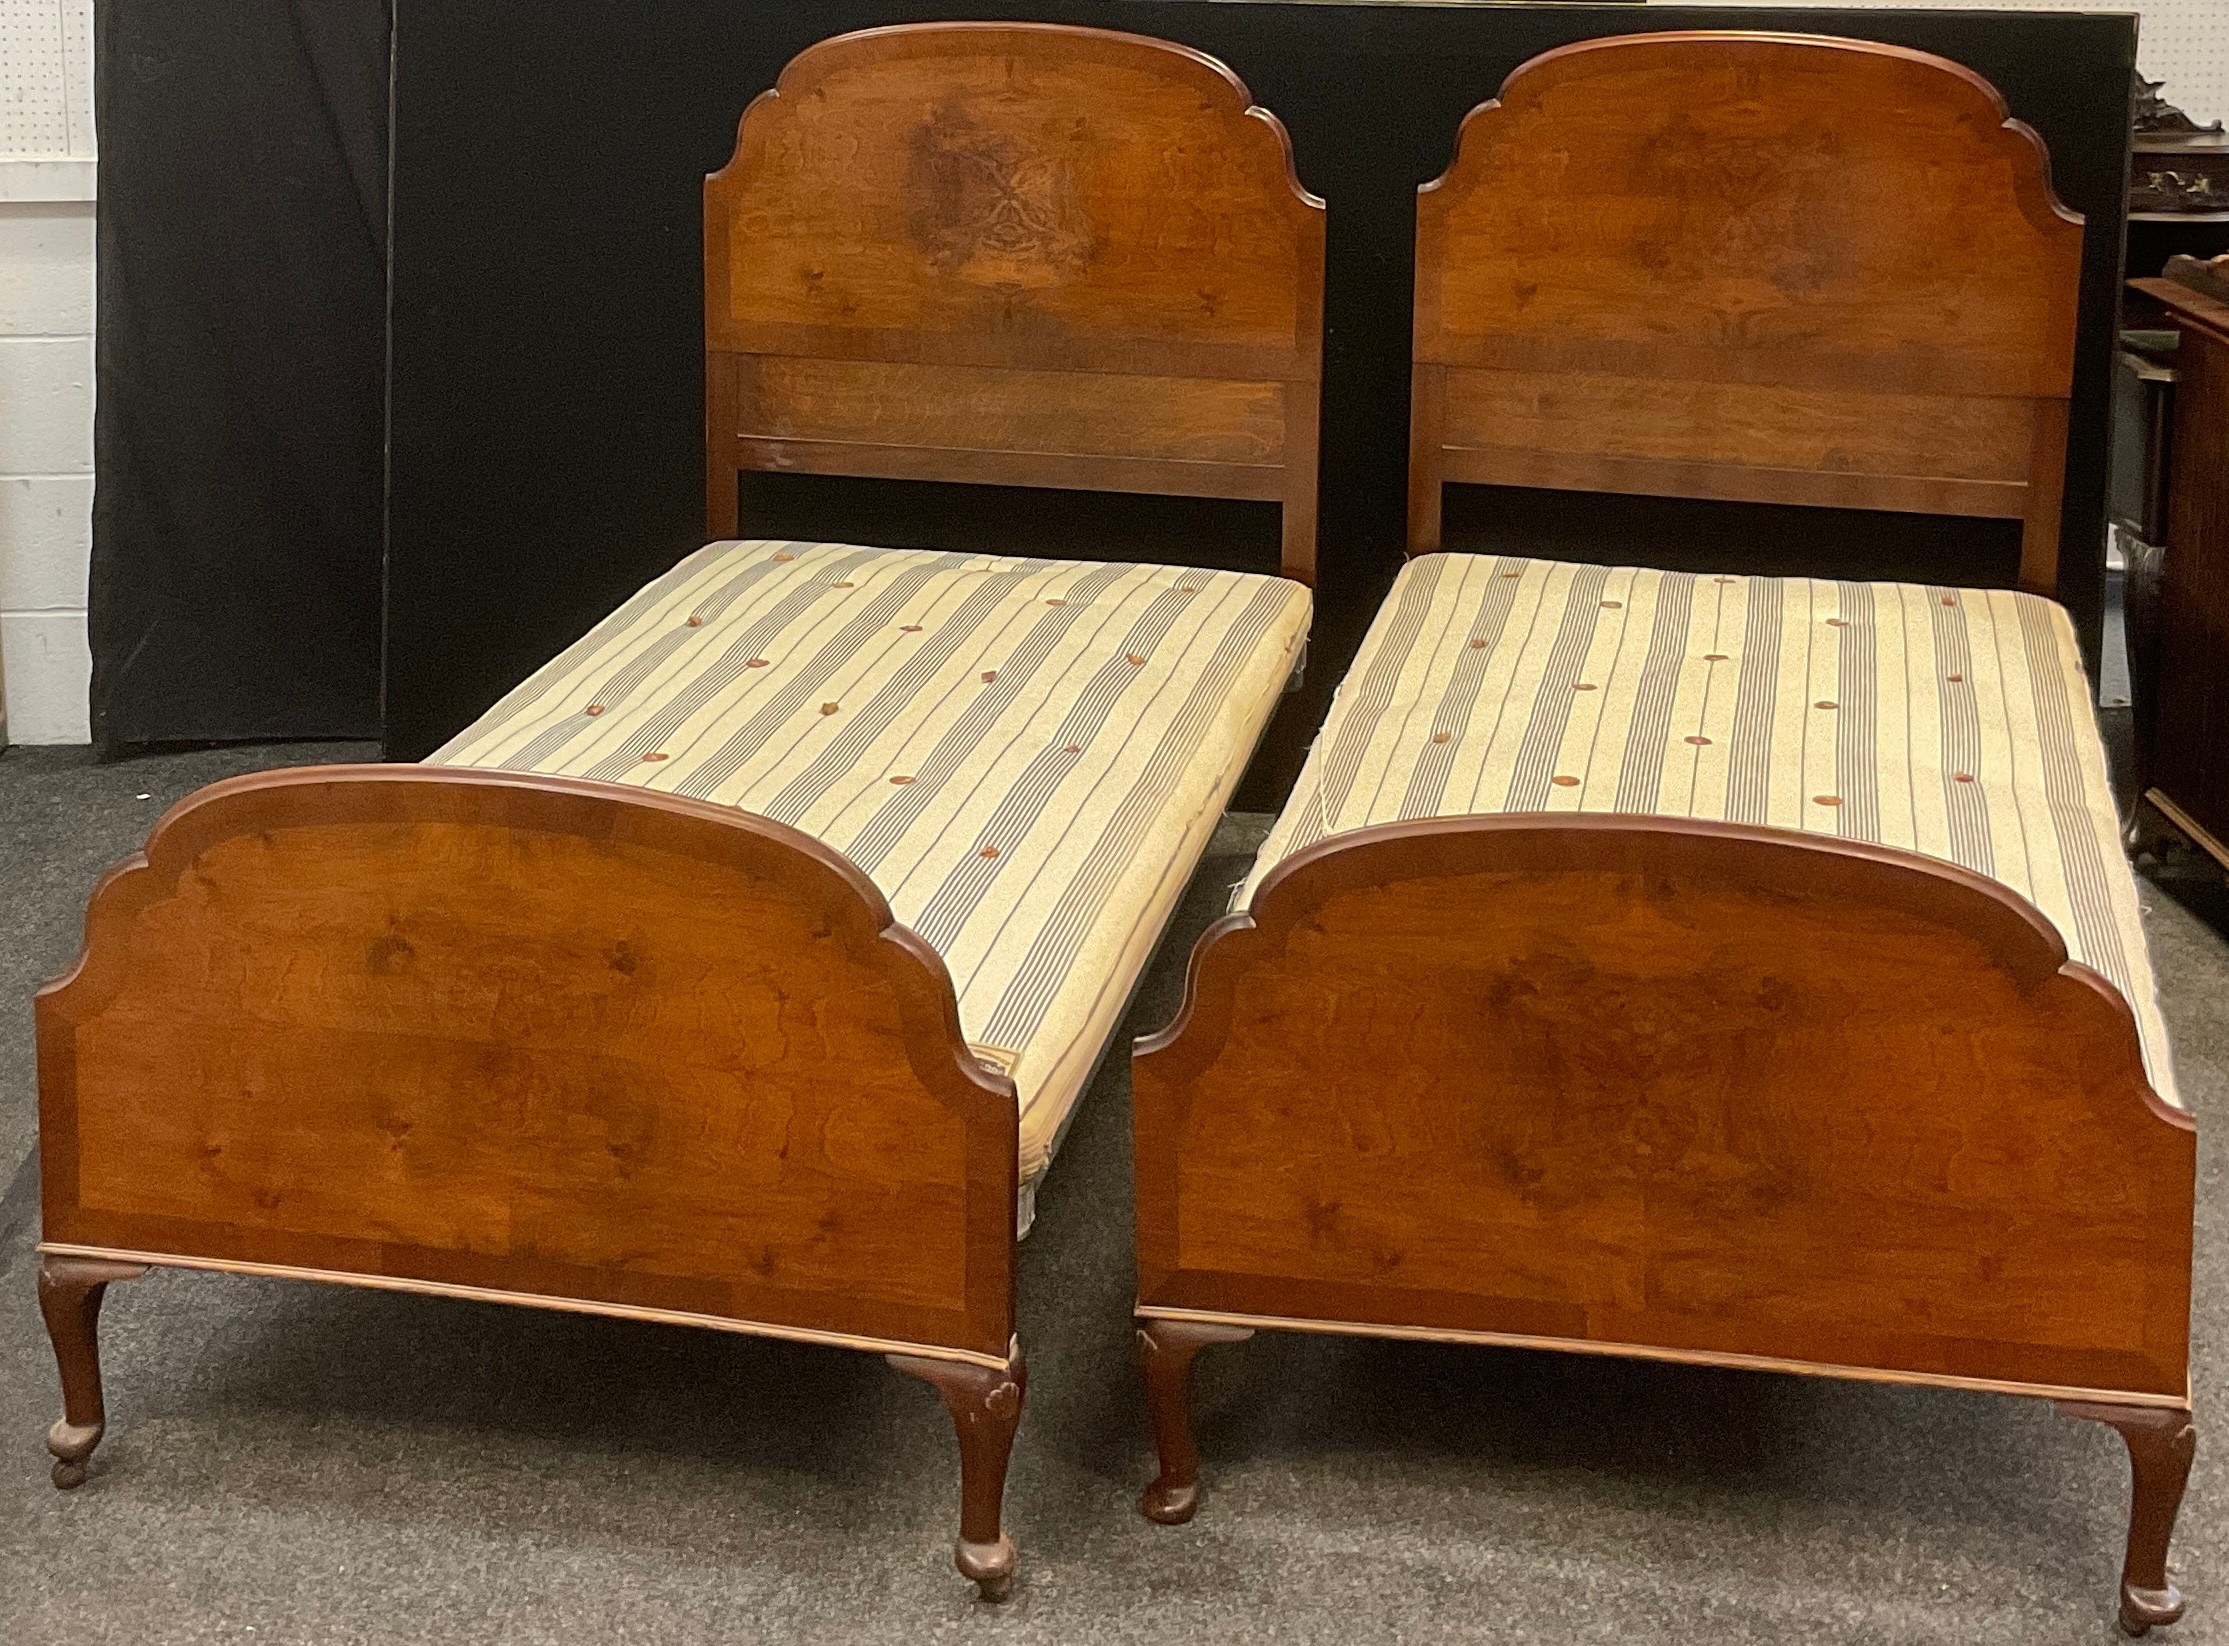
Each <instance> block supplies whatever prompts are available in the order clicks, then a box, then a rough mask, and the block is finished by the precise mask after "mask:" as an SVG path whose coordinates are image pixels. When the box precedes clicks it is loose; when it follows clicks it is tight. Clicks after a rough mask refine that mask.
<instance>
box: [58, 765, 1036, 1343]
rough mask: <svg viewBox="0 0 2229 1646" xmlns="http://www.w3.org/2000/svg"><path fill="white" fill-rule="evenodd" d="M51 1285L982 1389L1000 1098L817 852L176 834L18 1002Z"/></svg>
mask: <svg viewBox="0 0 2229 1646" xmlns="http://www.w3.org/2000/svg"><path fill="white" fill-rule="evenodd" d="M38 1038H39V1079H40V1132H41V1146H42V1150H43V1169H44V1173H45V1243H44V1245H45V1249H46V1250H47V1251H49V1252H50V1253H58V1254H61V1255H64V1256H81V1257H82V1256H92V1257H106V1258H111V1259H129V1260H139V1261H148V1260H151V1261H155V1262H173V1263H181V1264H186V1265H189V1266H191V1265H200V1266H204V1267H218V1268H225V1267H232V1268H244V1269H249V1270H255V1271H259V1272H279V1273H293V1274H301V1275H305V1276H313V1277H317V1278H323V1279H337V1280H347V1281H354V1282H357V1283H360V1284H372V1285H387V1286H397V1287H401V1288H404V1289H408V1290H420V1291H437V1292H438V1291H446V1292H456V1293H462V1294H465V1295H473V1296H488V1297H495V1298H501V1299H508V1300H512V1301H523V1302H536V1303H543V1304H555V1305H556V1306H559V1307H575V1308H585V1309H591V1310H596V1311H599V1312H606V1313H616V1314H634V1315H646V1316H650V1317H654V1318H678V1319H685V1320H689V1321H692V1322H694V1323H697V1324H705V1325H714V1326H727V1327H730V1328H734V1329H743V1330H755V1331H764V1332H770V1333H775V1334H778V1335H785V1336H792V1337H801V1338H806V1339H815V1340H824V1341H825V1340H834V1341H840V1342H846V1343H849V1344H851V1345H852V1346H855V1347H863V1348H876V1349H884V1350H902V1351H905V1352H908V1353H915V1354H919V1353H923V1352H927V1353H932V1354H942V1355H944V1356H947V1357H951V1358H958V1359H964V1360H971V1361H975V1362H978V1363H980V1364H982V1365H985V1366H990V1367H1004V1366H1006V1365H1007V1363H1008V1360H1009V1346H1010V1342H1011V1338H1012V1333H1013V1216H1014V1186H1015V1151H1016V1125H1015V1094H1014V1088H1013V1085H1012V1083H1011V1082H1010V1081H1008V1080H1007V1079H1006V1078H1005V1077H1004V1076H1003V1075H1000V1074H997V1073H994V1072H992V1071H991V1070H988V1069H986V1068H984V1067H983V1066H982V1065H981V1064H980V1063H978V1062H977V1061H976V1060H975V1059H974V1058H973V1057H972V1056H971V1055H970V1054H969V1052H968V1050H967V1048H966V1046H965V1044H964V1043H963V1041H962V1039H961V1036H960V1028H959V1022H958V1016H957V1012H956V1009H955V1006H954V999H953V991H952V984H951V981H950V979H949V977H948V976H947V974H946V972H945V968H944V965H943V962H942V961H941V960H940V959H939V958H938V956H937V955H936V953H935V951H934V950H932V949H930V948H929V947H928V945H927V944H926V943H924V942H923V941H922V940H921V939H920V938H919V937H917V936H915V935H914V934H913V933H912V932H911V931H909V930H907V929H906V928H905V927H903V926H900V925H897V924H896V923H895V922H894V921H893V918H892V916H891V913H890V909H889V906H888V905H887V904H886V903H885V902H884V901H883V898H882V896H881V894H880V893H879V892H878V891H877V890H876V889H875V887H874V886H873V884H872V883H871V882H870V881H869V880H868V879H867V878H866V877H865V876H864V875H863V874H861V873H860V872H859V871H858V870H857V869H856V868H854V867H852V866H851V865H850V864H849V863H847V862H846V861H845V860H844V859H843V858H842V857H840V856H839V855H837V854H836V853H834V852H832V851H831V850H829V849H828V848H827V847H825V846H822V845H821V844H819V843H818V842H817V841H815V840H813V839H811V838H810V837H809V836H806V835H803V834H800V833H798V832H797V831H795V830H793V829H789V828H785V827H783V826H782V825H780V824H777V823H771V822H768V821H766V820H764V819H761V818H757V817H753V816H750V815H748V814H745V813H741V812H737V811H734V810H733V809H730V808H723V807H717V806H712V805H708V804H704V803H702V802H698V801H691V800H683V799H678V798H674V797H671V796H666V795H660V794H653V793H649V792H647V791H644V790H642V789H634V788H625V789H623V788H618V787H613V786H609V785H604V784H598V783H588V782H582V781H577V780H572V779H562V778H549V777H535V776H528V775H522V774H514V773H503V772H483V771H474V772H464V771H457V770H446V769H427V768H409V767H325V768H309V769H304V770H299V771H288V772H276V773H270V774H266V775H261V776H256V777H249V778H243V779H239V780H237V781H233V782H229V783H221V784H218V785H215V786H214V787H211V788H208V789H204V790H202V791H201V792H200V793H198V794H196V795H194V796H192V797H191V798H189V799H187V800H186V801H184V802H183V803H182V804H180V805H179V806H178V807H177V808H176V809H175V810H173V811H172V812H171V813H170V814H169V815H168V816H167V817H165V818H164V819H163V820H162V822H161V823H160V824H158V825H157V827H156V829H155V831H154V834H153V835H152V837H151V838H150V839H149V841H148V845H147V850H146V853H145V855H144V856H142V857H140V858H136V859H134V860H132V861H131V862H129V863H127V864H125V865H123V866H122V867H121V868H119V869H118V870H116V871H115V872H114V873H112V874H111V875H110V876H109V877H108V878H107V879H106V880H105V881H103V882H102V883H101V885H100V887H99V889H98V890H97V891H96V892H95V893H94V896H93V901H92V906H91V909H90V911H89V913H88V915H87V919H86V943H85V953H84V955H83V957H82V958H81V959H80V961H79V962H78V964H77V966H76V967H75V969H73V970H72V971H71V973H70V974H69V975H68V976H67V977H65V978H63V979H61V980H60V981H58V982H57V983H55V984H53V985H52V986H50V987H49V988H48V989H47V990H46V991H45V992H44V993H43V994H41V996H40V997H39V1000H38Z"/></svg>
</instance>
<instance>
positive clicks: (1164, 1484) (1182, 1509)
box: [1138, 1317, 1254, 1526]
mask: <svg viewBox="0 0 2229 1646" xmlns="http://www.w3.org/2000/svg"><path fill="white" fill-rule="evenodd" d="M1253 1335H1254V1329H1253V1328H1252V1327H1251V1326H1222V1325H1217V1324H1214V1323H1212V1322H1209V1321H1204V1320H1161V1319H1155V1318H1150V1317H1149V1318H1146V1319H1141V1320H1140V1321H1139V1322H1138V1362H1139V1364H1140V1365H1141V1366H1142V1367H1143V1368H1144V1370H1145V1400H1146V1409H1147V1411H1148V1413H1149V1414H1150V1415H1151V1417H1152V1419H1153V1445H1154V1450H1155V1451H1156V1452H1158V1453H1159V1454H1160V1459H1161V1472H1160V1474H1159V1475H1157V1476H1155V1477H1154V1481H1153V1484H1152V1485H1150V1486H1148V1487H1147V1488H1146V1489H1145V1497H1144V1498H1143V1500H1141V1501H1140V1503H1139V1505H1138V1507H1139V1509H1140V1510H1141V1511H1142V1512H1143V1513H1144V1515H1145V1517H1146V1519H1148V1520H1153V1521H1158V1522H1160V1523H1161V1524H1162V1525H1163V1526H1181V1525H1183V1524H1184V1523H1185V1522H1186V1521H1187V1520H1190V1519H1191V1518H1192V1517H1193V1515H1195V1514H1197V1513H1198V1512H1199V1507H1200V1449H1199V1447H1198V1445H1197V1444H1196V1443H1195V1442H1194V1440H1193V1438H1192V1357H1193V1356H1195V1355H1197V1354H1198V1353H1199V1352H1200V1351H1201V1350H1202V1349H1204V1348H1206V1347H1207V1346H1208V1345H1209V1344H1210V1343H1243V1342H1245V1341H1246V1340H1247V1339H1248V1338H1250V1337H1252V1336H1253Z"/></svg>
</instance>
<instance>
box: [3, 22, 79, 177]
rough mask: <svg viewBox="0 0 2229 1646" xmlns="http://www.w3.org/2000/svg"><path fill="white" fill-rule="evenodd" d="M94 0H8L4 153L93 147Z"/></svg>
mask: <svg viewBox="0 0 2229 1646" xmlns="http://www.w3.org/2000/svg"><path fill="white" fill-rule="evenodd" d="M92 13H93V4H92V0H0V158H15V157H20V156H24V155H39V156H51V155H90V154H91V153H92V152H93V16H92Z"/></svg>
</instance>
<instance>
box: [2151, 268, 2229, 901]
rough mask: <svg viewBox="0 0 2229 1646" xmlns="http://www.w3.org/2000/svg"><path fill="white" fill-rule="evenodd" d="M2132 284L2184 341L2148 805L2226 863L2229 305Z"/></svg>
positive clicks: (2178, 286) (2189, 292)
mask: <svg viewBox="0 0 2229 1646" xmlns="http://www.w3.org/2000/svg"><path fill="white" fill-rule="evenodd" d="M2131 284H2132V285H2133V286H2134V287H2135V288H2136V289H2137V290H2139V291H2141V292H2143V293H2145V294H2146V295H2147V296H2149V297H2153V298H2156V299H2157V300H2158V301H2159V302H2160V303H2161V304H2163V305H2164V306H2165V307H2166V309H2167V310H2168V313H2169V315H2170V317H2171V319H2172V321H2173V323H2174V324H2175V325H2176V326H2177V327H2179V328H2180V329H2181V331H2182V334H2183V340H2182V346H2181V348H2180V349H2178V350H2177V352H2176V359H2175V370H2176V376H2177V383H2176V386H2175V411H2174V432H2173V440H2172V444H2171V446H2170V450H2171V452H2172V457H2171V459H2170V462H2171V463H2172V473H2171V474H2170V476H2169V480H2168V497H2167V543H2166V549H2167V557H2166V561H2165V564H2164V566H2163V568H2162V571H2161V574H2160V590H2159V663H2158V675H2157V680H2156V684H2155V687H2154V693H2153V707H2152V708H2151V710H2150V713H2151V714H2152V716H2153V721H2152V727H2151V737H2150V739H2149V742H2150V747H2151V761H2150V770H2149V772H2148V775H2147V778H2146V782H2147V785H2148V787H2147V789H2146V793H2145V798H2146V799H2148V800H2150V801H2151V802H2152V803H2153V804H2154V805H2155V806H2157V807H2158V808H2159V809H2160V811H2161V812H2162V813H2164V814H2165V815H2166V817H2167V819H2168V820H2169V821H2170V822H2172V823H2173V824H2175V826H2176V827H2177V828H2179V829H2181V830H2182V831H2183V832H2184V833H2185V834H2187V835H2189V836H2190V838H2191V839H2192V840H2193V841H2195V842H2196V843H2197V844H2198V845H2200V846H2202V847H2204V848H2205V849H2206V850H2207V851H2208V852H2210V853H2212V854H2213V856H2214V857H2215V858H2217V859H2219V860H2220V862H2221V863H2222V865H2223V867H2225V868H2229V298H2222V297H2214V296H2210V295H2208V294H2206V293H2204V292H2201V291H2198V290H2196V289H2194V288H2193V287H2191V286H2188V285H2185V284H2182V283H2181V282H2179V281H2174V280H2165V279H2159V280H2137V281H2133V282H2131Z"/></svg>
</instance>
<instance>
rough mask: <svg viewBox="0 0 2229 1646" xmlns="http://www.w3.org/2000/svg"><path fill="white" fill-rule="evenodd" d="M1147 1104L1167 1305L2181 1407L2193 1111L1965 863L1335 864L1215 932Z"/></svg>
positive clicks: (1156, 1246) (1441, 845) (1156, 1063)
mask: <svg viewBox="0 0 2229 1646" xmlns="http://www.w3.org/2000/svg"><path fill="white" fill-rule="evenodd" d="M1135 1086H1136V1127H1137V1174H1138V1201H1139V1221H1138V1240H1139V1271H1140V1278H1139V1303H1140V1309H1141V1312H1144V1313H1147V1314H1151V1313H1153V1312H1154V1311H1155V1310H1156V1309H1157V1308H1179V1309H1194V1310H1203V1311H1211V1312H1220V1313H1225V1314H1234V1315H1253V1316H1261V1315H1267V1316H1283V1317H1288V1318H1298V1319H1317V1320H1329V1321H1345V1322H1352V1323H1364V1324H1368V1323H1378V1324H1387V1325H1394V1326H1403V1327H1420V1328H1447V1329H1454V1330H1467V1331H1480V1332H1492V1333H1506V1334H1512V1335H1518V1336H1524V1337H1532V1338H1548V1339H1565V1340H1571V1341H1575V1342H1578V1343H1599V1344H1604V1345H1633V1346H1654V1347H1657V1348H1660V1349H1668V1350H1673V1351H1678V1352H1688V1353H1701V1354H1704V1355H1713V1354H1716V1355H1727V1356H1735V1355H1738V1356H1755V1357H1764V1358H1767V1359H1773V1360H1782V1361H1799V1362H1808V1363H1813V1364H1817V1365H1822V1366H1831V1367H1850V1368H1860V1369H1864V1368H1872V1369H1879V1370H1884V1371H1892V1372H1899V1373H1908V1374H1915V1375H1921V1376H1946V1377H1961V1378H1974V1379H1983V1380H1991V1381H2002V1382H2014V1383H2023V1384H2038V1385H2050V1386H2061V1387H2071V1388H2091V1389H2111V1390H2121V1391H2128V1392H2133V1393H2143V1394H2151V1395H2165V1396H2177V1397H2179V1396H2181V1395H2183V1394H2184V1393H2185V1391H2186V1388H2187V1376H2186V1359H2187V1334H2188V1316H2189V1274H2190V1252H2191V1208H2192V1200H2193V1195H2194V1173H2195V1149H2194V1141H2193V1139H2194V1133H2193V1129H2192V1125H2191V1122H2190V1119H2189V1117H2188V1116H2187V1115H2185V1114H2183V1113H2182V1112H2180V1111H2179V1110H2176V1109H2173V1108H2171V1107H2169V1106H2168V1105H2166V1104H2165V1103H2163V1102H2162V1101H2161V1100H2160V1099H2159V1098H2157V1097H2156V1096H2155V1095H2154V1094H2153V1093H2152V1091H2151V1089H2150V1087H2149V1085H2148V1084H2147V1082H2146V1079H2145V1075H2144V1070H2143V1064H2142V1059H2141V1054H2140V1051H2139V1047H2138V1042H2137V1035H2136V1025H2135V1021H2134V1019H2133V1018H2132V1017H2131V1015H2130V1013H2129V1011H2128V1008H2127V1006H2126V1005H2125V1004H2124V1003H2123V1002H2122V1001H2121V999H2120V997H2119V996H2118V995H2117V994H2115V993H2114V992H2113V990H2112V989H2111V987H2110V986H2109V985H2107V984H2105V983H2104V982H2103V981H2102V980H2101V979H2099V978H2098V977H2097V976H2096V975H2095V974H2094V973H2092V972H2090V971H2088V970H2087V969H2086V968H2084V967H2082V966H2079V965H2077V964H2072V963H2070V962H2068V960H2067V957H2066V951H2065V947H2064V945H2063V943H2062V942H2061V941H2060V939H2059V937H2058V935H2057V933H2056V932H2055V931H2054V930H2053V929H2052V928H2051V927H2050V926H2049V924H2048V923H2047V922H2046V921H2045V920H2044V919H2043V917H2042V916H2041V915H2039V914H2037V913H2036V911H2035V910H2034V909H2033V908H2032V907H2030V906H2029V905H2027V904H2026V903H2024V902H2022V901H2021V900H2020V899H2018V898H2017V897H2015V896H2014V895H2013V894H2011V893H2009V892H2007V891H2006V890H2005V889H2004V888H2002V887H2001V886H1998V885H1996V884H1995V883H1994V882H1991V881H1987V880H1984V879H1982V878H1980V877H1978V876H1975V875H1972V874H1969V873H1967V872H1966V871H1964V870H1962V869H1958V868H1955V867H1953V866H1951V865H1948V864H1943V863H1938V862H1934V861H1931V860H1928V859H1924V858H1920V857H1917V856H1913V855H1911V854H1907V853H1902V852H1897V851H1893V850H1890V849H1887V848H1880V847H1871V846H1865V845H1860V844H1853V843H1848V842H1841V841H1835V840H1828V839H1824V838H1820V837H1812V836H1795V835H1790V834H1787V833H1784V832H1777V831H1771V830H1764V829H1756V828H1749V827H1746V826H1741V825H1732V824H1701V823H1691V822H1686V821H1666V820H1656V819H1642V818H1631V817H1614V818H1613V817H1599V818H1595V817H1565V818H1556V819H1547V818H1542V817H1537V816H1517V815H1503V816H1490V817H1475V818H1462V819H1437V820H1428V821H1422V822H1417V823H1402V824H1392V825H1386V826H1383V827H1380V828H1374V829H1367V830H1361V831H1357V832H1355V833H1352V834H1346V835H1340V836H1337V837H1334V838H1333V839H1331V840H1328V841H1325V842H1322V843H1320V844H1319V845H1317V846H1315V847H1313V848H1310V849H1309V850H1307V851H1305V852H1302V853H1300V854H1297V855H1296V856H1295V857H1293V858H1292V859H1291V860H1289V861H1288V862H1287V863H1285V864H1284V865H1283V866H1282V867H1280V868H1279V869H1278V870H1277V871H1276V872H1275V873H1274V874H1272V875H1271V876H1270V878H1269V879H1268V880H1267V881H1266V882H1265V883H1264V885H1263V887H1262V889H1261V890H1260V892H1259V893H1258V894H1257V896H1256V898H1255V900H1254V912H1253V913H1252V914H1250V915H1249V914H1244V913H1241V914H1235V915H1232V916H1229V917H1227V918H1226V919H1225V920H1224V921H1223V922H1222V923H1221V924H1220V925H1219V926H1218V927H1216V928H1215V929H1213V930H1212V931H1211V932H1210V934H1209V935H1208V937H1207V938H1206V939H1204V940H1203V942H1202V945H1201V947H1200V949H1199V950H1198V951H1197V953H1196V955H1195V958H1194V962H1193V973H1192V979H1191V988H1190V995H1189V998H1188V1000H1187V1003H1186V1006H1185V1008H1184V1011H1183V1013H1182V1015H1181V1016H1180V1017H1179V1019H1178V1020H1177V1022H1176V1023H1175V1024H1174V1025H1172V1027H1171V1028H1170V1029H1168V1030H1167V1031H1165V1032H1164V1033H1162V1034H1161V1035H1158V1036H1155V1037H1154V1038H1153V1039H1151V1040H1149V1041H1142V1042H1140V1044H1139V1050H1138V1056H1137V1061H1136V1074H1135ZM1644 1352H1645V1350H1644Z"/></svg>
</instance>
